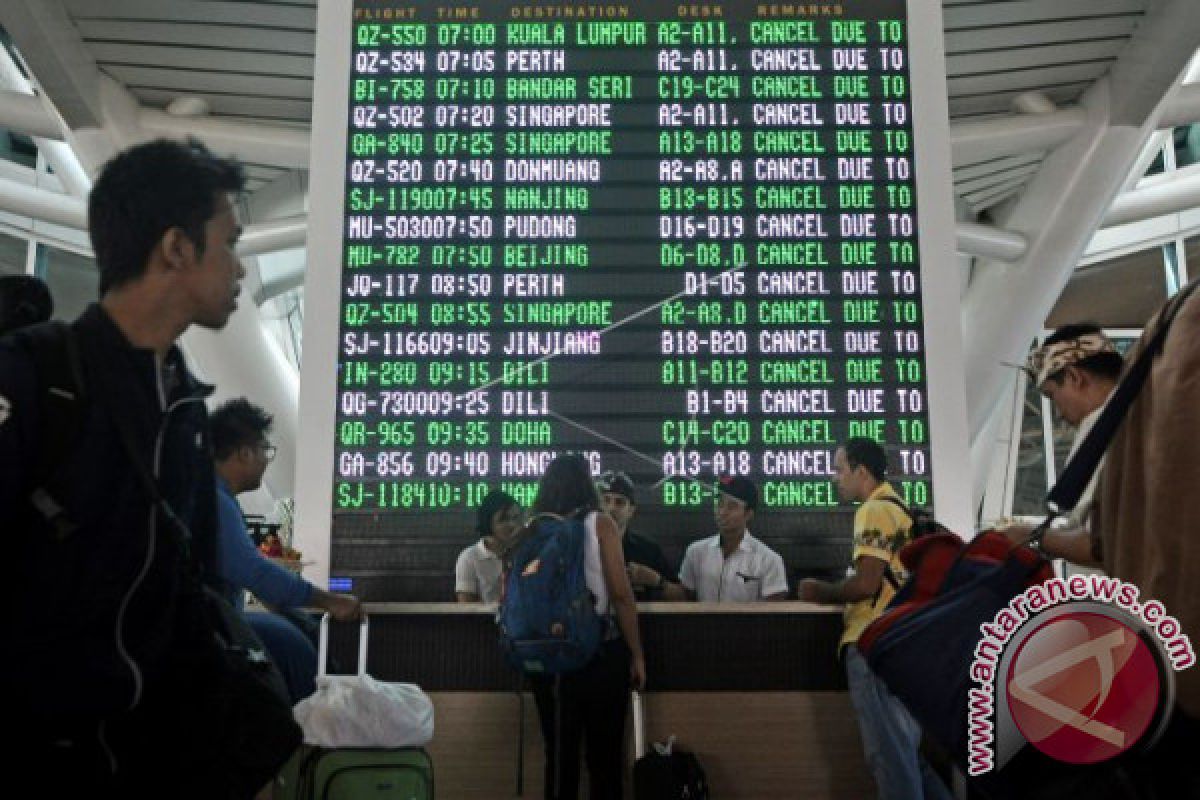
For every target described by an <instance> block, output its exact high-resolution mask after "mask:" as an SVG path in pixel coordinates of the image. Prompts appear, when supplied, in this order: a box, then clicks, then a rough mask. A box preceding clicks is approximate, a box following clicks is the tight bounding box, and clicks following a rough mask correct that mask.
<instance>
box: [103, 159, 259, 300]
mask: <svg viewBox="0 0 1200 800" xmlns="http://www.w3.org/2000/svg"><path fill="white" fill-rule="evenodd" d="M245 183H246V178H245V175H244V173H243V172H242V167H241V165H240V164H238V163H237V162H235V161H229V160H227V159H223V158H218V157H217V156H214V155H213V154H212V153H211V152H209V150H208V148H206V147H205V146H204V145H202V144H201V143H200V142H199V141H197V140H195V139H189V140H188V141H187V142H186V143H181V142H172V141H169V140H167V139H158V140H155V141H153V142H147V143H146V144H140V145H137V146H136V147H131V148H129V149H128V150H126V151H124V152H122V153H118V154H117V155H116V156H115V157H113V159H112V160H111V161H109V162H108V163H107V164H105V165H104V167H103V169H101V171H100V177H99V178H97V179H96V184H95V186H93V187H92V193H91V195H90V196H89V197H88V234H89V235H90V236H91V239H92V251H93V252H94V253H95V254H96V267H97V269H98V270H99V271H100V294H101V295H103V294H104V293H105V292H107V291H108V290H109V289H115V288H117V287H118V286H121V285H122V284H125V283H129V282H131V281H134V280H137V279H138V278H140V277H141V276H142V275H143V274H144V273H145V271H146V262H147V260H148V259H149V257H150V252H151V251H152V250H153V249H154V246H155V245H156V244H158V242H159V241H160V240H161V239H162V237H163V234H164V233H166V232H167V231H168V230H170V229H171V228H179V229H180V230H182V231H183V232H184V234H185V235H186V236H187V237H188V239H190V240H191V241H192V243H193V244H195V245H196V247H197V249H198V251H199V252H201V253H203V252H204V225H205V223H206V222H208V220H210V219H211V218H212V216H213V214H214V213H215V209H216V197H217V194H218V193H220V192H231V193H235V194H236V193H238V192H241V191H242V189H243V187H244V186H245Z"/></svg>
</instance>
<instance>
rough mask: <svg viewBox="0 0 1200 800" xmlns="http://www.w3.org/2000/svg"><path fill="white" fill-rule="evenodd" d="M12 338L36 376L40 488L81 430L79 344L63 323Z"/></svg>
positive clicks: (83, 396) (82, 398)
mask: <svg viewBox="0 0 1200 800" xmlns="http://www.w3.org/2000/svg"><path fill="white" fill-rule="evenodd" d="M14 335H15V336H17V337H18V339H19V341H20V342H22V344H23V345H24V346H25V347H26V348H27V350H28V351H29V354H30V357H31V358H32V359H33V366H34V373H35V374H36V375H37V382H38V388H37V393H38V403H39V404H40V409H41V412H40V416H41V427H40V430H39V442H40V445H41V449H40V451H39V453H38V461H37V466H36V468H35V469H36V472H35V473H34V476H35V481H34V483H35V485H37V486H42V485H43V484H45V483H46V482H47V481H48V480H49V479H50V478H51V477H52V476H53V474H54V471H55V470H56V469H57V468H58V466H59V464H61V463H62V461H63V459H64V458H65V457H66V455H67V453H68V452H69V451H70V449H71V447H72V446H74V444H75V441H76V439H78V437H79V431H80V428H81V427H82V426H83V411H84V408H85V405H86V399H87V397H86V393H85V390H84V383H83V366H82V362H81V360H80V357H79V344H78V342H77V341H76V340H75V332H74V331H73V330H72V329H71V326H70V325H68V324H66V323H65V322H57V321H54V322H44V323H41V324H39V325H33V326H31V327H28V328H23V329H21V330H20V331H18V332H17V333H16V334H14Z"/></svg>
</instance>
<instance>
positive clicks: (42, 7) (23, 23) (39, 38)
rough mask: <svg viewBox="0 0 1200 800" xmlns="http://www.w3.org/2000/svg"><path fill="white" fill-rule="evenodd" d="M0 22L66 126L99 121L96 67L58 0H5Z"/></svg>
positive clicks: (93, 125) (81, 126) (92, 124)
mask: <svg viewBox="0 0 1200 800" xmlns="http://www.w3.org/2000/svg"><path fill="white" fill-rule="evenodd" d="M0 25H3V26H4V29H5V30H7V31H8V34H9V35H10V36H11V37H12V38H13V41H14V42H16V44H17V48H18V49H19V50H20V51H21V56H22V57H23V58H24V59H25V61H26V63H28V64H29V67H30V69H31V70H33V74H34V75H36V76H37V81H38V85H39V86H41V87H42V89H43V90H44V91H45V92H46V94H47V95H48V96H49V97H50V98H51V99H52V100H53V101H54V107H55V108H57V109H58V113H59V114H60V115H62V118H63V121H64V122H66V124H67V127H69V128H72V129H74V128H89V127H96V126H98V125H100V124H101V119H102V118H101V115H100V105H99V101H98V99H97V92H98V89H99V87H98V82H99V79H100V70H99V68H98V67H97V66H96V62H95V61H94V60H93V59H92V56H91V51H90V50H89V49H88V47H87V45H85V44H84V43H83V39H82V38H81V37H80V35H79V30H78V29H77V28H76V27H75V24H74V23H73V22H72V21H71V17H70V15H68V14H67V10H66V9H65V8H63V5H62V3H61V2H60V0H4V2H2V3H0ZM59 138H61V136H60V137H59Z"/></svg>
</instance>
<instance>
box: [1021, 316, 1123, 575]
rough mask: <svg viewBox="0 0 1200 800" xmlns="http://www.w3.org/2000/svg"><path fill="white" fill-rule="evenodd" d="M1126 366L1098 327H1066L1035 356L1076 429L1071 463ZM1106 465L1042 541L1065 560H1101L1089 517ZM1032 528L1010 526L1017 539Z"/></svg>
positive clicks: (1037, 369) (1047, 389)
mask: <svg viewBox="0 0 1200 800" xmlns="http://www.w3.org/2000/svg"><path fill="white" fill-rule="evenodd" d="M1123 366H1124V362H1123V360H1122V358H1121V354H1120V353H1118V352H1117V348H1116V347H1115V346H1114V345H1113V343H1112V341H1111V340H1110V339H1109V338H1108V337H1107V336H1105V335H1104V332H1103V331H1102V330H1100V328H1099V327H1097V326H1095V325H1064V326H1063V327H1061V328H1059V329H1058V330H1056V331H1055V332H1054V333H1052V334H1051V335H1050V336H1048V337H1046V341H1045V342H1043V343H1042V346H1041V347H1039V348H1038V349H1037V350H1035V351H1034V352H1033V353H1032V354H1031V355H1030V357H1029V363H1028V365H1027V370H1028V372H1029V374H1030V375H1031V377H1032V380H1033V381H1034V383H1035V385H1036V386H1037V388H1038V391H1040V392H1041V393H1042V394H1043V395H1044V396H1045V397H1046V398H1048V399H1049V400H1050V403H1051V404H1052V405H1053V406H1054V410H1055V411H1056V412H1057V413H1058V415H1059V416H1060V417H1062V419H1063V420H1064V421H1065V422H1066V423H1067V424H1068V425H1071V426H1073V427H1074V428H1075V429H1076V431H1075V441H1074V443H1073V444H1072V445H1071V452H1070V454H1068V456H1067V462H1068V463H1070V461H1071V459H1072V458H1073V457H1074V456H1075V451H1076V450H1077V449H1079V445H1081V444H1082V443H1083V440H1084V439H1085V438H1087V434H1088V432H1089V431H1090V430H1091V429H1092V426H1093V425H1094V424H1095V423H1096V420H1097V419H1098V418H1099V417H1100V412H1101V411H1103V410H1104V406H1105V405H1107V404H1108V398H1109V397H1110V396H1111V395H1112V393H1113V391H1114V390H1115V389H1116V388H1117V381H1118V380H1119V379H1120V377H1121V369H1122V367H1123ZM1103 467H1104V462H1103V461H1101V462H1100V466H1099V467H1097V468H1096V472H1095V474H1094V475H1092V480H1091V481H1090V482H1089V483H1088V485H1087V488H1086V489H1085V490H1084V492H1083V495H1082V496H1081V497H1080V498H1079V502H1078V503H1077V504H1076V506H1075V508H1074V510H1073V511H1071V513H1070V514H1069V515H1068V517H1067V524H1066V525H1064V526H1062V527H1055V528H1052V529H1051V530H1049V531H1048V532H1047V533H1046V536H1045V538H1043V539H1042V549H1043V550H1044V551H1045V552H1046V553H1047V554H1048V555H1051V556H1058V557H1061V558H1065V559H1067V560H1068V561H1070V562H1072V563H1074V564H1094V563H1096V562H1098V559H1097V558H1096V557H1095V555H1094V553H1093V547H1092V537H1091V533H1090V530H1089V525H1088V515H1089V512H1090V511H1091V506H1092V493H1093V492H1094V491H1095V488H1096V478H1097V476H1099V474H1100V472H1101V470H1102V469H1103ZM1031 532H1032V528H1029V527H1028V526H1023V525H1019V526H1013V527H1010V528H1008V529H1006V530H1005V534H1006V535H1007V536H1008V537H1009V538H1010V539H1011V540H1013V541H1024V539H1025V538H1027V537H1028V536H1029V534H1030V533H1031Z"/></svg>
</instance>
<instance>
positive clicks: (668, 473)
mask: <svg viewBox="0 0 1200 800" xmlns="http://www.w3.org/2000/svg"><path fill="white" fill-rule="evenodd" d="M352 14H353V24H352V40H353V41H352V48H351V54H352V55H351V57H352V63H351V66H350V79H349V80H350V85H349V93H348V97H349V105H348V107H347V108H346V120H347V122H348V126H349V131H348V136H347V139H346V141H347V148H346V152H345V153H344V154H339V153H330V154H329V157H330V158H343V157H344V159H345V184H344V190H345V201H344V224H343V229H342V235H343V242H342V248H341V256H342V259H341V263H340V265H339V267H340V271H341V281H340V287H341V295H340V305H339V308H340V319H339V326H340V330H339V334H338V336H339V338H338V346H339V355H338V366H337V390H336V394H337V396H336V407H337V408H336V434H335V439H336V441H335V442H334V444H333V447H334V450H335V459H334V461H335V463H334V476H333V505H332V509H333V510H332V519H333V525H332V548H333V549H332V562H331V574H332V575H334V576H347V575H358V576H359V578H357V579H356V580H355V586H356V588H357V589H358V590H360V591H362V590H363V587H364V586H372V587H376V588H375V589H373V590H370V591H367V594H368V596H372V595H373V596H372V599H400V598H401V597H402V596H403V597H404V599H409V597H408V596H407V595H405V593H404V592H399V593H397V591H394V587H393V588H392V589H387V588H381V587H385V586H389V585H391V584H389V583H388V581H387V580H385V579H386V578H387V576H388V575H389V574H392V575H397V574H400V573H404V572H405V571H407V572H408V573H410V574H425V575H426V576H427V577H432V576H434V575H436V574H439V572H440V574H442V576H443V577H444V578H445V580H446V581H447V585H448V582H449V581H450V579H451V578H452V573H453V560H454V554H455V553H456V552H457V550H458V549H459V548H461V547H462V546H464V545H466V544H468V543H470V541H472V539H473V538H474V534H472V532H471V529H472V523H473V518H474V507H475V506H476V505H477V504H478V503H479V501H480V499H481V498H482V497H483V496H484V495H485V494H486V493H487V492H488V491H489V490H490V489H492V488H501V489H504V490H506V491H508V492H509V493H510V494H512V495H513V496H515V497H516V498H517V499H518V500H520V501H521V502H522V503H523V504H525V505H529V504H530V503H531V502H532V501H533V497H534V495H535V492H536V486H537V480H538V478H539V476H540V475H541V474H542V473H543V472H544V471H545V469H546V465H547V464H548V463H549V462H550V461H551V460H552V459H553V458H554V457H555V456H556V455H557V454H560V453H563V452H568V451H573V452H581V453H583V454H584V455H585V456H586V458H587V459H588V460H589V462H590V463H591V465H592V468H593V470H594V471H595V472H596V473H599V472H601V471H604V470H619V471H623V472H625V473H627V474H628V475H629V476H630V477H631V478H632V479H633V480H634V482H635V483H636V484H637V485H638V492H639V496H638V506H639V511H638V513H639V516H638V518H637V519H636V520H635V527H637V528H638V529H639V530H643V531H645V532H646V533H648V534H650V535H654V536H658V537H659V538H660V539H663V540H665V541H668V542H676V543H678V544H679V547H676V548H675V554H676V555H677V554H678V553H680V552H681V549H680V548H681V547H682V545H683V544H686V542H687V541H690V540H693V539H695V538H698V537H699V536H705V535H711V534H712V533H713V532H714V530H715V529H714V526H713V521H712V505H713V483H714V479H715V478H716V477H718V476H723V475H745V476H749V477H751V478H752V479H754V480H755V481H756V482H757V483H758V486H759V491H760V508H759V514H758V517H759V518H760V520H761V519H766V518H770V519H773V520H775V522H774V523H772V524H771V525H769V526H768V527H767V528H765V529H766V530H769V531H773V532H775V533H776V534H778V535H777V537H776V538H777V539H778V538H781V537H782V538H786V537H787V536H797V535H801V534H800V533H796V532H795V531H794V530H792V529H789V527H788V526H787V525H786V524H785V522H783V521H784V520H786V519H788V518H789V516H792V515H798V516H795V518H796V519H808V520H812V519H813V518H814V517H813V515H814V514H815V515H820V514H825V515H830V516H829V518H830V519H836V521H837V527H838V529H839V530H841V533H842V535H843V536H844V537H845V538H848V536H849V532H850V531H849V521H848V519H847V518H846V516H845V513H846V511H847V507H846V506H840V507H839V503H838V497H837V493H836V489H835V485H834V483H833V458H834V451H835V450H836V447H837V444H838V443H839V442H840V441H842V440H844V439H845V438H847V437H851V436H866V437H870V438H873V439H877V440H879V441H881V442H884V443H885V444H886V446H887V449H888V453H889V459H890V462H891V464H890V467H891V475H890V478H891V480H892V481H893V484H894V485H895V486H896V488H897V489H898V490H899V491H900V492H901V494H902V495H903V497H904V498H905V499H906V500H907V501H908V502H910V503H913V504H917V505H927V504H928V503H929V502H930V500H931V498H930V480H931V464H930V452H929V418H928V414H927V409H926V399H927V398H926V383H925V346H924V345H925V342H924V337H925V327H924V322H923V318H924V309H923V306H922V291H921V288H922V279H921V264H920V259H919V248H918V203H917V193H916V176H915V165H914V142H913V138H914V133H913V118H912V117H913V109H912V105H911V102H910V86H909V81H910V77H909V68H908V67H909V47H908V21H907V14H906V6H905V2H904V1H903V0H844V2H840V3H753V2H738V3H733V2H730V3H698V4H693V3H676V2H655V1H654V0H648V1H647V0H643V1H641V2H638V3H628V4H592V3H512V2H488V3H479V4H476V5H456V4H453V3H431V2H429V3H426V2H417V3H400V2H394V1H393V0H388V1H377V0H357V2H355V3H354V4H353V10H352ZM801 527H803V526H801ZM818 527H820V526H818ZM827 527H828V526H827ZM752 530H755V531H760V530H764V528H763V526H762V525H761V524H756V525H752ZM789 530H791V531H792V532H789V533H786V534H785V533H784V532H785V531H789ZM404 542H407V543H408V544H407V545H406V546H399V545H398V543H404ZM414 543H415V544H414ZM441 543H449V545H447V546H442V544H441ZM422 548H423V549H422ZM777 549H782V550H784V551H785V552H786V551H787V548H786V547H777ZM430 553H434V555H430ZM846 555H848V553H843V554H842V556H841V557H840V558H844V556H846ZM844 563H845V561H844V560H843V561H842V564H843V565H844ZM792 566H795V565H792ZM372 570H374V571H372ZM368 573H369V574H370V575H372V576H374V577H373V582H372V581H367V580H366V579H365V578H366V576H367V575H368ZM427 599H450V595H449V593H447V596H445V597H440V598H432V597H431V598H427Z"/></svg>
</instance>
